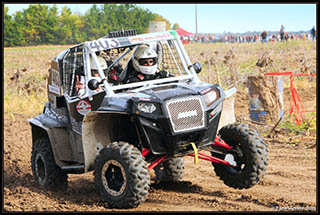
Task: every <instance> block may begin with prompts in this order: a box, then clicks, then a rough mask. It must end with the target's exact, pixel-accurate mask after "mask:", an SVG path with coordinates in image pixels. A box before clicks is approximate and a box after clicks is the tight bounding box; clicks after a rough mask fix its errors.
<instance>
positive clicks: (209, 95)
mask: <svg viewBox="0 0 320 215" xmlns="http://www.w3.org/2000/svg"><path fill="white" fill-rule="evenodd" d="M204 91H205V92H204V93H205V94H204V95H203V98H204V101H205V103H206V105H207V106H210V105H211V104H212V103H213V102H214V101H215V100H217V98H218V93H217V91H215V90H214V89H211V90H207V89H206V90H204Z"/></svg>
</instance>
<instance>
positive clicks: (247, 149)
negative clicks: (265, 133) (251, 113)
mask: <svg viewBox="0 0 320 215" xmlns="http://www.w3.org/2000/svg"><path fill="white" fill-rule="evenodd" d="M219 134H220V137H221V139H223V140H224V141H225V142H226V143H227V144H229V145H230V146H232V148H233V149H232V150H231V151H229V152H225V153H216V152H212V153H211V154H212V156H215V157H218V158H220V159H223V160H226V161H228V162H229V163H230V164H234V165H235V167H230V166H225V165H222V164H217V163H214V162H212V165H213V166H214V170H215V172H216V174H217V175H218V176H219V177H220V179H221V180H223V182H224V183H225V184H226V185H228V186H230V187H233V188H236V189H243V188H246V189H247V188H250V187H252V186H253V185H255V184H256V183H258V182H259V181H260V180H261V178H262V177H263V175H264V173H265V171H266V168H267V163H268V150H267V146H266V144H265V143H264V140H263V139H262V137H261V136H260V135H259V133H258V132H257V131H256V130H255V129H253V128H250V127H249V126H248V125H244V124H229V125H227V126H224V127H223V128H221V129H220V131H219Z"/></svg>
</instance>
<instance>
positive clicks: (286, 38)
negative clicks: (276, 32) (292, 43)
mask: <svg viewBox="0 0 320 215" xmlns="http://www.w3.org/2000/svg"><path fill="white" fill-rule="evenodd" d="M284 39H285V40H286V41H288V39H289V34H288V32H286V33H285V36H284Z"/></svg>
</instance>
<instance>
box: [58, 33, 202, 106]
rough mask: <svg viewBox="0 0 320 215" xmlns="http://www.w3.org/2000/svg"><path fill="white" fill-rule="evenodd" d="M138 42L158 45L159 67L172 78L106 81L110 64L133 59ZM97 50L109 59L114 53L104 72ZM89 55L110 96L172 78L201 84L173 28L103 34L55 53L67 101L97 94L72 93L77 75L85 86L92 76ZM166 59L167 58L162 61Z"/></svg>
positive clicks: (88, 91)
mask: <svg viewBox="0 0 320 215" xmlns="http://www.w3.org/2000/svg"><path fill="white" fill-rule="evenodd" d="M141 44H149V45H151V46H154V47H157V45H158V46H159V47H160V48H161V50H160V51H161V53H160V52H158V56H159V61H161V62H160V63H161V64H160V65H161V68H159V69H164V70H167V71H168V72H169V73H170V74H173V75H174V77H168V78H163V79H157V80H151V81H142V82H137V83H130V84H124V83H121V84H119V85H114V84H112V83H109V82H108V78H107V77H106V74H107V73H108V72H109V71H110V70H111V69H112V67H113V66H115V65H116V64H119V63H120V62H124V64H126V65H127V64H128V62H129V60H130V59H131V58H132V54H133V52H134V50H135V48H136V47H137V46H138V45H141ZM100 52H104V53H108V54H109V56H108V57H109V58H112V57H114V56H117V57H115V58H113V59H112V63H111V64H109V65H108V69H107V71H105V72H104V71H103V70H102V68H101V66H100V64H99V63H98V59H97V53H100ZM90 56H91V57H92V58H93V61H94V63H95V64H96V67H97V68H98V73H99V78H100V79H101V81H102V83H103V86H104V91H105V93H106V96H107V97H112V96H114V95H115V94H116V93H117V92H119V91H123V90H126V89H130V88H139V87H146V86H149V87H150V86H152V85H154V84H161V83H169V82H175V81H185V82H188V81H192V82H194V83H200V80H199V78H198V76H197V74H196V71H195V69H194V68H193V67H192V63H191V61H190V59H189V57H188V55H187V53H186V51H185V49H184V46H183V45H182V43H181V41H180V37H179V35H178V34H177V33H176V32H175V31H173V30H171V31H166V32H157V33H149V34H140V35H134V36H126V37H117V38H108V37H103V38H100V39H98V40H93V41H88V42H84V43H81V44H78V45H76V46H74V47H71V48H69V49H68V50H67V51H64V52H63V53H61V54H60V55H58V57H57V58H60V68H62V74H61V77H62V80H61V82H62V86H63V92H64V95H65V97H66V99H67V100H69V99H82V98H84V97H90V96H92V95H94V94H96V93H97V92H95V91H91V90H88V89H87V90H86V93H85V94H84V95H82V96H78V95H75V94H74V92H73V90H72V89H73V88H74V85H75V81H76V74H80V75H83V76H84V78H85V85H86V86H88V82H89V81H90V79H92V78H93V76H92V74H91V72H90V71H91V65H90ZM166 58H167V59H170V60H166V61H165V59H166ZM159 67H160V66H159ZM126 72H127V68H124V70H123V73H126ZM123 76H124V74H120V77H123Z"/></svg>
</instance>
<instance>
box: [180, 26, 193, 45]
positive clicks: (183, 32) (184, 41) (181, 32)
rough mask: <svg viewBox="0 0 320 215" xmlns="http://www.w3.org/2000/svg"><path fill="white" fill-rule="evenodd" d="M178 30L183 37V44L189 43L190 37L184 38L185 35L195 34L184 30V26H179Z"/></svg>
mask: <svg viewBox="0 0 320 215" xmlns="http://www.w3.org/2000/svg"><path fill="white" fill-rule="evenodd" d="M176 32H177V33H178V34H179V36H180V37H181V41H182V44H188V43H189V39H183V37H190V36H194V34H193V33H190V32H188V31H186V30H184V29H183V28H177V30H176Z"/></svg>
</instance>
